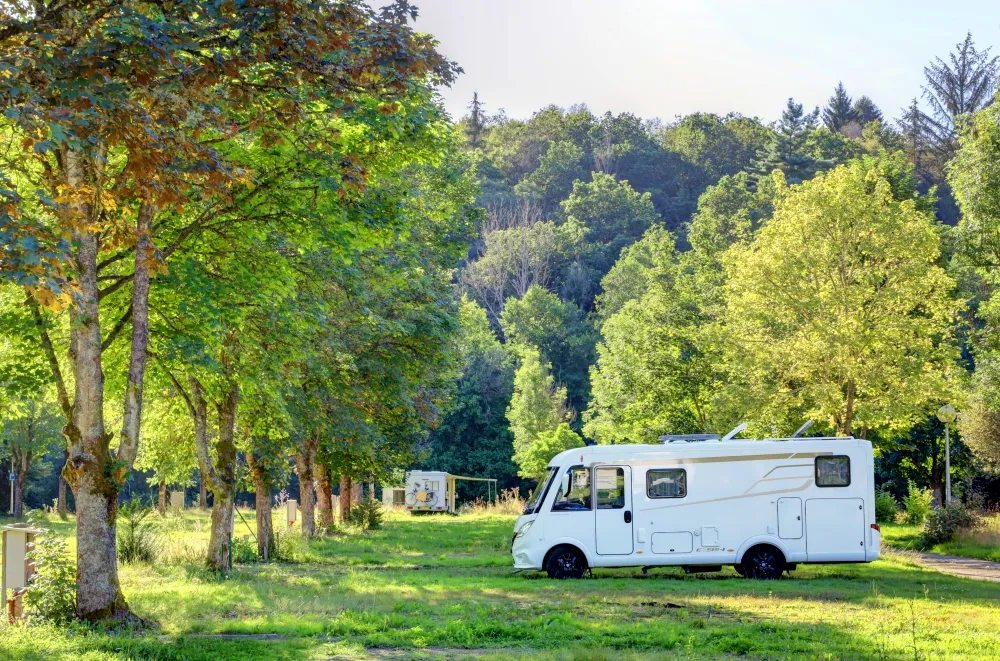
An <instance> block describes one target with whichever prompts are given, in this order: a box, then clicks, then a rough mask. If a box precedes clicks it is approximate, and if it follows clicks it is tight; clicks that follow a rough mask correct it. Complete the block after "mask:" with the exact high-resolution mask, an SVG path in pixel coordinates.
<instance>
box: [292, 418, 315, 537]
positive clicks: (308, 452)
mask: <svg viewBox="0 0 1000 661" xmlns="http://www.w3.org/2000/svg"><path fill="white" fill-rule="evenodd" d="M315 445H316V439H315V438H314V437H313V438H310V440H308V441H306V442H304V443H303V444H302V446H301V447H300V448H299V449H298V451H296V453H295V472H296V473H298V475H299V507H300V508H301V510H302V534H303V535H305V536H306V537H315V535H316V515H315V512H314V508H313V455H314V453H315Z"/></svg>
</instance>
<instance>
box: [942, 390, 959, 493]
mask: <svg viewBox="0 0 1000 661" xmlns="http://www.w3.org/2000/svg"><path fill="white" fill-rule="evenodd" d="M937 417H938V420H940V421H941V422H943V423H944V504H945V505H946V506H947V505H950V504H951V439H950V438H949V436H948V425H949V424H951V423H952V422H955V418H957V417H958V412H957V411H955V409H954V407H952V406H951V405H949V404H945V405H944V406H942V407H941V408H939V409H938V412H937Z"/></svg>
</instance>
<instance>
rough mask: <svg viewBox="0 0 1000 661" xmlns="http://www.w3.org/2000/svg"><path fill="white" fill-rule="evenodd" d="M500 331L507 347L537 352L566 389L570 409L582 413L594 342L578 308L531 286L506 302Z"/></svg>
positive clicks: (587, 393)
mask: <svg viewBox="0 0 1000 661" xmlns="http://www.w3.org/2000/svg"><path fill="white" fill-rule="evenodd" d="M500 328H501V329H502V330H503V333H504V336H505V337H506V339H507V342H508V343H510V344H512V345H526V346H531V347H535V348H536V349H538V351H539V353H540V354H541V359H542V361H543V362H545V363H548V364H549V365H550V367H551V369H552V376H553V378H554V379H555V380H556V383H559V384H561V385H563V386H564V387H565V388H566V391H567V393H568V398H569V402H570V403H571V404H572V406H573V408H574V409H576V410H582V409H583V407H584V406H585V405H586V403H587V399H588V397H589V391H590V387H589V383H588V380H587V366H589V365H590V364H591V363H593V362H594V359H593V353H594V343H595V341H596V338H595V337H594V331H593V327H592V326H591V325H590V324H588V323H586V322H585V321H584V318H583V314H582V312H581V310H580V308H578V307H577V306H576V305H574V304H573V303H572V302H570V301H563V300H560V298H559V297H558V296H557V295H556V294H553V293H552V292H550V291H548V290H546V289H543V288H542V287H539V286H537V285H534V286H532V287H531V288H530V289H528V291H527V293H525V295H524V297H522V298H521V299H515V298H513V297H512V298H511V299H509V300H508V301H507V305H506V306H505V308H504V311H503V314H502V315H500Z"/></svg>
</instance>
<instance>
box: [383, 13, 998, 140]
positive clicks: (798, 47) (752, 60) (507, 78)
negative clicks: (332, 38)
mask: <svg viewBox="0 0 1000 661" xmlns="http://www.w3.org/2000/svg"><path fill="white" fill-rule="evenodd" d="M411 1H412V2H413V4H416V5H417V7H418V9H419V16H418V18H417V21H416V23H415V27H416V29H417V30H419V31H421V32H429V33H430V34H433V35H434V36H435V37H436V38H437V40H438V41H439V42H440V47H439V50H440V51H441V52H442V53H443V54H444V55H445V56H447V57H448V58H449V59H452V60H455V61H457V62H458V64H459V65H460V66H461V67H462V68H463V69H464V71H465V73H464V74H462V75H461V76H460V77H459V79H458V81H457V82H456V83H455V84H454V85H453V86H452V88H450V89H447V88H445V89H443V90H442V96H443V98H444V101H445V106H446V108H447V109H448V111H449V113H450V114H451V115H452V117H454V118H456V119H458V118H460V117H461V116H463V115H464V114H466V112H467V111H466V107H467V106H468V103H469V101H470V100H471V98H472V94H473V92H474V91H478V92H479V97H480V100H481V101H483V102H484V103H485V104H486V110H487V112H488V113H493V112H496V111H497V110H498V109H500V108H503V109H505V110H506V112H507V115H508V116H510V117H513V118H526V117H529V116H531V114H532V113H533V112H535V111H537V110H539V109H541V108H542V107H544V106H546V105H549V104H556V105H558V106H562V107H568V106H570V105H574V104H577V103H585V104H586V105H587V106H588V107H589V108H590V109H591V110H592V111H593V112H595V113H604V112H605V111H609V110H610V111H611V112H613V113H619V112H625V111H627V112H632V113H635V114H637V115H639V116H641V117H644V118H653V117H659V118H660V119H663V120H665V121H671V120H673V119H674V118H675V117H676V116H678V115H686V114H688V113H692V112H696V111H702V112H714V113H718V114H726V113H728V112H732V111H736V112H739V113H742V114H743V115H747V116H757V117H760V118H761V119H762V120H764V121H766V122H769V121H772V120H774V119H777V118H778V116H779V115H780V114H781V110H782V108H783V107H784V105H785V102H786V101H787V99H788V97H789V96H792V97H795V99H796V100H797V101H799V102H801V103H803V104H804V105H805V106H806V108H807V109H811V108H812V107H814V106H817V105H819V106H823V105H824V104H825V103H826V101H827V99H828V98H829V97H830V94H831V93H832V91H833V88H834V87H835V86H836V84H837V82H838V81H843V83H844V85H845V86H846V88H847V92H848V94H850V95H851V96H852V97H857V96H860V95H862V94H865V95H868V96H869V97H871V98H872V99H873V100H874V101H875V103H876V104H877V105H878V106H879V107H880V108H881V109H882V111H883V113H884V114H885V115H886V116H887V117H892V118H894V117H898V116H899V114H900V109H901V108H903V107H904V106H907V105H909V103H910V100H911V99H913V98H914V97H915V96H916V97H919V96H920V94H921V84H922V82H923V68H924V66H925V65H926V64H927V63H929V62H930V61H931V60H932V59H933V58H934V57H935V56H941V57H943V58H946V57H947V54H948V53H949V52H951V51H952V50H953V49H954V47H955V45H956V44H957V43H958V42H960V41H961V40H963V39H964V38H965V34H966V32H968V31H969V30H972V34H973V37H974V39H975V41H976V44H977V46H978V47H979V48H981V49H982V48H987V47H990V46H993V45H994V44H998V43H1000V3H995V2H994V3H987V2H983V1H981V0H966V1H965V2H947V1H945V2H942V1H940V0H938V1H936V2H928V1H926V0H911V1H910V2H901V1H897V0H867V1H865V2H862V1H858V0H836V1H834V2H817V1H815V0H811V1H810V0H806V1H803V0H795V1H791V0H753V1H741V0H687V1H684V2H679V1H675V0H573V1H572V2H570V1H569V0H411ZM373 4H375V3H373ZM994 50H995V51H997V52H998V53H1000V48H998V49H994Z"/></svg>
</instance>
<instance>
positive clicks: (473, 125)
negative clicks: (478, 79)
mask: <svg viewBox="0 0 1000 661" xmlns="http://www.w3.org/2000/svg"><path fill="white" fill-rule="evenodd" d="M485 130H486V113H485V112H484V111H483V103H482V102H481V101H480V100H479V92H473V93H472V101H470V102H469V118H468V120H466V124H465V135H466V136H467V137H468V140H469V146H470V147H472V148H473V149H478V148H479V147H480V146H482V137H483V131H485Z"/></svg>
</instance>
